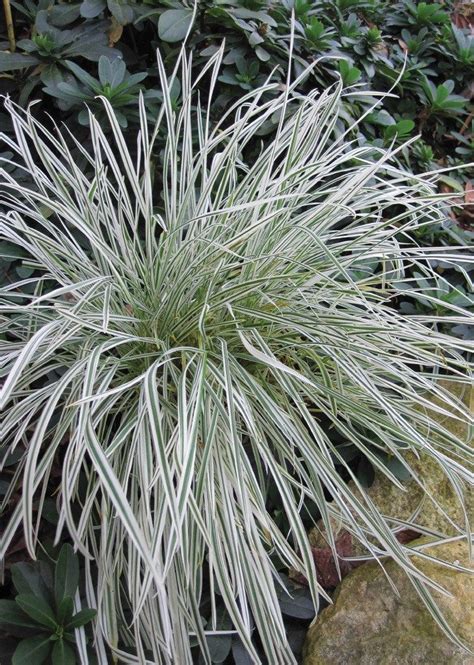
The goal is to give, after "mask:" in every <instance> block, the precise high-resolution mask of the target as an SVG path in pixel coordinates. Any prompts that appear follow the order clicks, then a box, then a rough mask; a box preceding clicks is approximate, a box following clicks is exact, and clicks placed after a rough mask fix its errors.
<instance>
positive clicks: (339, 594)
mask: <svg viewBox="0 0 474 665" xmlns="http://www.w3.org/2000/svg"><path fill="white" fill-rule="evenodd" d="M426 542H430V539H429V538H420V539H419V540H416V541H414V542H413V543H412V545H418V544H422V543H426ZM424 551H425V552H427V553H429V554H430V555H432V556H436V557H437V558H439V559H443V560H445V561H448V562H450V563H454V562H456V563H459V564H461V565H463V566H465V567H470V566H469V554H468V547H467V543H466V542H465V541H455V542H451V543H443V544H441V545H437V546H433V547H430V548H428V549H427V550H424ZM413 562H414V563H415V565H416V566H417V567H418V568H419V569H420V570H421V571H423V572H424V573H425V574H426V575H427V576H429V577H430V578H431V579H433V580H435V581H436V582H438V583H439V584H441V586H443V587H444V588H445V589H447V590H448V591H449V592H450V593H451V594H452V597H449V598H448V597H446V596H444V595H442V594H440V593H438V592H435V591H432V594H433V596H434V597H435V599H436V601H437V603H438V605H439V607H440V609H441V611H442V612H443V614H444V616H445V617H446V619H447V621H448V623H449V624H450V626H451V627H452V628H453V630H454V632H455V633H456V634H457V635H458V636H459V637H460V638H461V640H462V641H463V642H464V643H465V644H467V645H468V646H469V647H470V648H471V649H472V650H474V576H473V575H469V574H468V573H464V572H462V571H461V572H460V571H454V570H450V569H447V568H446V567H443V566H440V565H438V564H436V563H433V562H430V561H426V560H424V559H421V558H420V557H414V558H413ZM384 566H385V569H386V571H387V573H388V574H389V575H390V577H391V579H392V581H393V582H394V583H395V586H396V588H397V589H398V591H399V593H400V597H398V596H397V595H396V594H395V593H394V592H393V590H392V588H391V587H390V585H389V583H388V581H387V578H386V576H385V575H384V572H383V570H382V569H381V567H380V565H379V564H378V563H376V562H371V563H366V564H364V565H362V566H360V567H359V568H356V569H355V570H353V571H352V572H351V573H349V575H348V576H347V577H346V578H345V579H344V581H343V582H342V583H341V584H340V586H339V587H338V589H337V591H336V593H335V596H334V603H333V605H331V606H330V607H327V608H326V609H324V610H323V611H322V612H321V614H320V615H319V617H318V619H317V620H316V623H315V624H314V625H313V626H312V627H311V628H310V630H309V632H308V635H307V638H306V642H305V647H304V660H303V664H304V665H439V664H442V665H474V655H472V654H470V653H469V652H468V651H464V650H463V649H461V648H460V647H458V646H457V645H455V644H454V643H452V642H451V641H450V640H449V639H448V638H447V637H446V636H445V635H444V633H443V632H442V631H441V629H440V628H439V627H438V626H437V624H436V623H435V621H434V620H433V618H432V617H431V615H430V614H429V612H428V610H427V609H426V607H425V606H424V604H423V602H422V601H421V599H420V598H419V596H418V594H417V593H416V592H415V591H414V588H413V586H412V584H411V582H410V581H409V579H408V577H407V576H406V574H405V573H404V572H403V571H402V569H401V568H400V567H399V566H398V565H397V564H396V563H395V562H394V561H392V560H386V561H385V562H384Z"/></svg>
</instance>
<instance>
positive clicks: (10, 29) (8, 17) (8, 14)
mask: <svg viewBox="0 0 474 665" xmlns="http://www.w3.org/2000/svg"><path fill="white" fill-rule="evenodd" d="M3 11H4V14H5V23H6V26H7V35H8V41H9V43H10V51H11V52H12V53H13V51H14V50H15V48H16V43H15V28H14V26H13V18H12V8H11V6H10V0H3Z"/></svg>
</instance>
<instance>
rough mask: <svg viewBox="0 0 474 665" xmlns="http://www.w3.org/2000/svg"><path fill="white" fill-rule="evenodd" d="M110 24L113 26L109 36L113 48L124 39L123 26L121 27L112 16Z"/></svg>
mask: <svg viewBox="0 0 474 665" xmlns="http://www.w3.org/2000/svg"><path fill="white" fill-rule="evenodd" d="M110 23H111V26H110V30H109V31H108V35H109V46H111V47H112V46H115V44H116V43H117V42H118V41H119V40H120V38H121V37H122V33H123V25H121V24H120V23H119V22H118V21H117V19H116V18H115V17H114V16H112V18H111V21H110Z"/></svg>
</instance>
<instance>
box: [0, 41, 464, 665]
mask: <svg viewBox="0 0 474 665" xmlns="http://www.w3.org/2000/svg"><path fill="white" fill-rule="evenodd" d="M220 60H221V53H220V52H219V53H217V54H216V55H215V56H214V57H213V58H212V59H211V60H210V62H209V63H208V65H207V66H206V68H205V69H204V70H203V71H202V72H201V75H200V76H201V77H202V76H207V77H208V79H209V81H210V87H211V94H210V96H209V98H210V100H211V99H212V88H213V86H214V84H215V83H216V80H217V77H218V74H219V68H220ZM159 70H160V77H161V87H162V93H163V104H162V106H161V110H160V112H159V115H158V118H157V121H156V126H155V127H154V128H152V130H150V129H149V124H148V120H147V117H146V113H145V108H144V104H143V100H142V102H141V104H140V107H139V113H140V118H141V124H140V131H139V133H138V134H137V137H136V145H135V147H134V150H133V151H131V150H130V148H129V147H128V146H127V143H126V141H125V140H124V137H123V134H122V131H121V129H120V126H119V124H118V123H117V120H116V118H115V116H114V113H113V111H112V109H111V107H110V105H109V103H108V102H107V101H106V100H104V108H105V111H106V112H107V114H108V119H109V122H110V125H111V133H110V134H109V135H106V134H105V133H104V130H103V128H102V127H101V125H100V124H99V123H98V121H97V120H96V119H95V118H94V116H93V115H92V114H91V116H90V118H89V122H90V128H91V137H92V145H93V150H92V151H91V152H86V151H85V150H84V149H83V148H82V146H81V145H80V144H79V143H78V142H77V141H76V142H75V145H74V149H75V150H77V149H78V150H79V151H81V153H82V156H83V157H84V158H85V159H86V160H87V164H88V169H87V172H83V170H81V169H79V167H78V165H77V162H76V160H75V159H74V157H73V156H72V152H71V149H70V147H68V142H69V143H71V142H72V143H74V137H73V136H69V137H67V140H65V139H64V138H63V137H62V136H61V134H60V133H58V132H55V131H51V130H48V129H46V128H45V127H44V126H42V125H40V124H39V123H38V121H37V120H35V119H34V118H33V117H32V116H31V115H30V113H28V112H24V111H22V110H20V109H18V108H17V107H15V106H14V105H13V104H12V103H11V102H8V101H7V109H8V111H9V112H10V114H11V118H12V122H13V124H14V128H15V132H16V139H15V140H12V139H9V138H8V137H5V140H6V141H7V142H8V148H9V150H10V151H11V152H13V153H14V156H13V157H12V158H11V160H10V162H13V163H14V165H15V166H16V168H19V169H23V171H24V172H25V173H26V174H27V175H28V177H29V178H30V179H31V184H22V183H19V182H17V181H16V180H15V179H14V177H13V176H11V175H9V171H8V170H6V169H5V170H3V171H2V177H1V193H0V203H1V206H2V210H3V212H2V213H1V218H0V234H1V238H2V240H4V241H6V242H7V243H9V245H14V246H17V247H20V248H21V250H22V252H24V253H25V254H26V255H27V256H28V257H29V261H30V265H31V267H32V268H34V270H35V272H34V273H33V275H32V276H31V277H29V278H27V279H25V280H23V281H20V282H18V283H16V284H13V285H10V286H8V287H5V288H3V289H2V291H1V311H2V320H1V325H2V331H3V335H2V338H1V342H0V345H1V349H2V358H3V360H2V365H1V374H2V376H3V380H4V383H3V388H2V391H1V405H2V406H3V407H4V409H5V411H4V413H5V415H4V419H3V434H4V437H5V440H6V441H8V444H9V446H8V448H9V450H12V449H14V448H15V447H18V446H19V447H22V446H23V447H24V454H23V456H22V459H21V462H20V468H19V471H18V473H17V475H16V479H18V480H19V481H21V482H22V498H21V501H20V502H19V503H18V505H17V506H16V507H15V510H14V511H13V513H12V515H11V518H10V521H9V523H8V525H7V527H6V529H5V531H4V533H3V535H2V538H1V541H0V554H1V555H2V556H3V555H4V554H5V552H6V549H7V547H8V545H9V543H10V542H11V541H12V538H13V537H14V535H15V533H16V532H17V530H18V529H20V528H22V529H23V531H24V536H25V541H26V545H27V547H28V550H29V552H30V554H31V556H35V550H36V547H37V545H38V542H37V541H38V524H40V523H41V513H42V506H43V502H44V497H45V492H46V489H47V487H50V484H51V482H56V483H58V490H59V493H58V499H57V503H58V510H59V516H60V517H59V523H58V537H59V536H60V535H61V532H62V530H66V531H67V533H68V534H69V535H70V537H71V538H72V540H73V542H74V544H75V546H76V548H77V549H78V550H79V552H80V553H81V554H82V555H83V557H84V559H85V566H86V567H85V570H86V592H87V600H88V604H89V605H90V606H91V607H96V608H97V610H98V619H97V622H96V629H95V630H96V648H97V652H98V654H103V653H105V651H104V649H105V648H106V645H107V648H111V649H112V650H113V652H114V653H115V654H116V656H117V657H118V658H119V659H120V660H122V661H124V662H130V663H133V662H153V663H170V664H171V663H175V664H176V663H179V664H180V665H181V664H183V665H184V663H191V662H192V648H193V646H194V645H196V646H197V648H198V649H199V650H200V651H201V653H202V655H203V657H204V660H205V662H210V659H211V656H210V653H209V636H210V635H211V634H212V633H213V632H214V631H216V630H218V627H217V620H216V612H217V611H216V608H217V606H218V605H223V606H224V607H225V609H226V612H227V614H228V616H229V618H230V622H231V625H232V630H234V631H235V632H236V634H238V636H239V637H240V639H241V641H242V643H243V645H244V647H245V648H246V650H247V651H248V653H249V655H250V657H251V658H252V659H253V660H254V662H261V660H260V656H259V654H258V652H257V651H256V647H255V640H254V636H255V634H257V635H258V638H259V640H260V643H261V647H262V649H263V651H264V652H265V654H266V657H267V658H268V659H269V661H270V662H272V663H277V662H278V663H293V662H295V660H294V656H293V654H292V652H291V649H290V647H289V644H288V641H287V637H286V634H285V628H284V623H283V618H282V613H281V609H280V604H279V599H278V598H279V595H281V594H280V593H279V592H280V589H279V585H280V578H279V576H278V570H279V569H280V568H281V567H282V566H283V567H292V568H294V569H296V570H297V571H299V572H300V573H302V574H303V575H305V576H306V577H307V579H308V580H309V585H310V589H311V592H312V595H313V599H314V602H315V604H316V607H317V606H318V600H319V598H320V595H323V596H324V595H325V592H324V590H323V589H322V588H321V587H320V585H319V584H318V580H317V577H316V574H315V569H314V563H313V558H312V554H311V549H310V545H309V543H308V540H307V537H306V531H305V527H304V523H303V518H302V512H303V510H304V507H305V505H306V504H307V503H308V502H310V501H311V502H312V503H313V504H316V506H317V508H318V510H319V513H320V516H321V517H322V519H323V522H324V524H325V525H326V529H327V531H328V534H329V538H330V540H331V538H332V537H331V524H333V520H334V518H338V520H340V521H342V523H343V524H344V526H345V528H347V529H348V530H349V531H350V532H351V533H352V534H353V536H354V537H355V538H357V539H359V540H360V541H361V542H362V543H363V544H364V545H365V546H366V547H367V548H368V550H369V551H370V552H371V553H372V555H373V556H374V557H380V556H383V555H388V556H389V557H391V558H392V559H393V560H395V561H396V562H397V563H398V564H399V565H400V566H402V567H403V569H404V570H405V571H406V573H407V574H408V575H410V577H411V580H412V582H413V585H414V586H415V588H416V589H417V591H418V592H419V593H420V595H421V596H422V598H423V599H424V601H425V603H426V604H427V606H428V607H429V608H430V610H431V612H432V614H433V616H435V618H436V619H437V621H438V623H439V624H440V625H441V626H442V627H443V628H444V629H445V630H446V631H448V632H449V626H448V625H447V624H446V622H445V621H444V619H443V617H442V615H441V614H440V613H439V611H438V610H437V606H436V604H435V602H434V601H433V599H432V597H431V594H430V593H429V580H427V579H426V578H424V577H423V575H422V574H420V573H419V571H418V570H417V568H416V567H415V566H414V565H413V564H412V563H411V560H410V549H409V548H408V547H407V546H406V545H403V544H400V543H399V542H398V541H397V539H396V537H395V535H394V532H393V528H394V524H393V523H392V522H391V521H390V520H389V519H388V518H385V517H384V516H383V515H381V514H380V513H379V512H378V510H377V508H376V507H375V505H374V504H373V503H371V501H370V500H369V498H368V497H367V496H366V495H365V493H364V488H363V487H362V486H361V484H360V483H359V481H358V479H357V477H356V475H355V474H354V472H353V470H352V468H351V466H350V464H349V463H348V462H346V461H345V458H344V454H343V450H342V449H343V447H344V446H345V445H348V444H350V445H352V446H356V447H357V449H358V450H359V451H360V452H361V454H363V455H365V456H366V457H367V458H368V459H369V460H370V461H371V463H372V464H373V465H374V466H376V467H378V468H379V469H380V470H381V471H382V472H383V473H385V474H386V475H388V476H389V477H390V479H391V480H392V482H394V483H397V484H399V481H398V480H397V478H396V477H395V476H394V475H393V474H392V473H391V471H390V470H389V468H388V467H387V465H386V464H384V462H383V459H384V458H383V455H385V456H386V455H387V454H388V455H390V456H393V457H394V458H396V459H398V460H399V461H400V463H401V464H403V465H404V467H405V470H406V471H407V472H408V473H410V474H413V471H412V470H411V468H410V465H409V463H408V462H407V461H406V460H405V453H406V452H407V451H411V452H414V453H415V454H418V453H420V452H423V453H424V454H428V455H431V456H432V457H433V458H435V459H436V461H437V463H438V464H439V465H440V467H441V468H442V469H443V471H444V473H445V474H446V476H447V477H448V478H449V479H450V481H451V483H452V485H453V487H455V488H456V492H457V493H458V496H459V500H460V501H461V502H462V500H463V499H462V497H463V486H464V484H465V483H466V482H467V481H469V478H470V475H469V472H468V467H467V465H466V463H465V459H466V457H467V456H472V451H471V449H469V447H468V446H467V445H466V444H465V443H464V442H463V441H462V440H461V439H459V438H458V437H457V436H456V435H454V434H453V433H451V432H450V431H448V430H447V429H446V428H445V427H443V425H442V424H440V422H438V420H436V419H434V418H432V417H431V416H430V412H428V411H427V409H428V407H429V408H430V409H433V398H436V397H437V398H439V399H441V402H437V406H436V407H435V409H436V411H437V412H438V413H441V414H443V413H444V414H447V413H448V412H449V413H451V414H452V415H454V417H457V418H459V419H460V420H463V421H467V420H468V419H469V417H470V416H469V414H468V413H467V410H466V408H465V407H464V405H463V404H462V402H461V401H460V400H458V399H456V398H455V397H453V396H452V395H451V394H450V393H448V392H447V391H446V390H444V389H443V387H442V386H440V385H439V384H438V381H437V378H438V376H439V375H440V374H442V375H444V376H449V377H450V378H452V380H454V381H458V382H460V383H467V382H468V381H469V371H470V365H469V363H468V361H467V360H466V353H468V352H469V350H470V349H471V348H472V344H471V343H470V342H467V341H460V340H458V339H454V338H452V337H450V336H448V335H445V334H442V333H440V332H438V331H437V327H438V325H437V324H438V320H437V319H436V320H434V319H433V320H431V321H427V320H426V317H423V316H417V315H413V316H409V317H408V316H401V315H400V314H399V313H398V312H397V311H396V309H395V308H394V307H393V303H394V301H395V300H396V299H397V297H398V296H399V295H400V293H402V292H403V293H406V291H407V289H408V290H410V289H414V288H415V287H414V286H413V282H412V281H411V278H410V276H409V275H411V274H412V273H413V270H416V271H418V272H419V273H420V274H422V275H424V276H426V277H427V278H429V280H430V283H431V282H432V281H434V282H435V284H439V283H440V282H442V276H440V275H438V274H437V273H436V272H435V271H434V270H433V269H432V268H431V261H433V260H434V259H442V260H443V261H455V260H456V257H457V254H456V248H452V247H450V248H447V249H443V248H436V249H430V248H428V249H427V248H420V247H417V246H416V245H414V244H413V241H411V240H410V237H411V233H412V231H414V230H416V229H419V228H420V227H422V226H429V225H430V224H436V223H439V222H440V221H442V220H443V218H444V214H445V213H444V212H443V208H442V206H441V205H440V202H442V197H440V196H439V195H438V194H436V193H435V182H434V180H435V178H434V176H433V175H429V174H428V175H426V176H413V175H409V174H407V173H406V172H404V171H403V170H401V169H400V167H399V166H398V163H397V159H396V150H395V149H392V148H382V147H375V148H374V147H371V146H368V145H364V146H357V145H354V144H353V143H351V142H349V141H348V140H347V135H346V134H342V135H341V134H340V133H338V134H336V132H335V124H336V121H337V117H338V111H339V106H340V104H341V103H342V102H343V101H344V102H347V101H348V99H350V95H348V93H345V92H344V91H343V90H342V89H341V85H340V84H337V85H335V86H334V87H333V88H332V89H330V90H327V91H326V92H324V93H322V94H317V93H312V94H309V95H306V96H301V95H300V94H298V93H296V92H295V90H296V88H297V86H298V80H296V81H294V82H293V83H291V84H288V85H287V86H286V88H285V90H284V91H283V92H280V93H279V94H278V95H277V96H275V94H276V93H275V90H273V88H274V86H275V84H272V83H266V84H264V85H263V87H261V88H259V89H257V90H256V91H251V92H249V93H248V94H246V95H245V96H244V97H243V98H242V100H241V101H239V102H238V103H236V104H235V106H233V107H232V108H230V109H229V111H228V112H227V113H226V115H225V116H224V117H223V118H222V119H221V121H220V123H219V124H218V125H217V127H214V128H211V126H210V123H209V120H208V119H209V111H210V105H211V103H212V102H211V101H210V102H209V105H208V106H207V107H205V108H201V106H200V101H199V97H198V96H197V95H195V85H196V82H195V81H194V82H193V81H192V77H191V63H190V62H189V61H187V60H186V59H184V58H183V59H182V61H181V64H180V78H181V81H182V96H183V103H182V106H181V108H180V109H179V110H178V111H175V110H173V107H172V86H173V79H174V78H175V77H176V75H177V69H176V70H175V72H174V74H173V75H172V76H171V77H170V78H167V76H166V73H165V71H164V67H163V65H162V63H161V60H159ZM269 89H272V92H273V93H275V94H273V95H272V96H267V94H266V93H267V91H268V90H269ZM357 94H358V95H360V94H361V93H360V91H358V93H357ZM270 117H277V118H279V124H278V129H277V132H276V134H275V136H274V138H273V139H272V140H271V141H270V142H269V144H268V146H267V147H265V148H262V151H261V152H260V154H259V155H258V157H257V159H255V160H254V161H253V162H252V163H247V161H246V147H247V146H248V145H249V144H250V143H251V142H254V141H255V138H256V137H258V133H259V130H260V129H261V128H262V126H263V125H264V123H265V122H266V120H267V119H268V118H270ZM352 129H353V128H350V129H349V130H348V132H349V131H351V130H352ZM157 137H160V138H163V137H165V138H166V145H165V149H164V152H163V153H162V155H161V161H160V162H159V163H155V162H154V158H153V145H154V142H155V140H156V138H157ZM193 137H197V141H198V147H197V148H195V143H194V141H193ZM132 154H133V155H134V156H133V157H132ZM8 166H11V163H10V164H8ZM156 170H158V171H159V176H160V177H159V180H160V181H161V182H163V187H162V188H157V187H156V179H155V175H156ZM89 172H90V173H89ZM367 266H370V269H368V268H367ZM46 285H47V287H48V288H46ZM51 285H53V287H52V288H51ZM433 293H436V290H435V289H434V290H433ZM423 297H425V298H428V299H436V295H433V294H432V293H430V292H429V291H426V292H424V293H423ZM446 316H450V317H452V319H453V320H456V322H457V323H459V324H464V323H469V314H468V313H467V312H465V311H464V310H463V309H462V308H461V307H458V306H454V305H452V306H450V309H449V312H448V314H447V315H446ZM471 318H472V316H471ZM382 453H383V455H382ZM58 456H59V458H60V459H61V461H62V475H61V477H60V479H59V480H58V479H52V478H51V476H50V470H51V466H52V463H53V461H54V460H57V459H58ZM341 466H342V467H344V469H345V473H346V474H347V475H348V477H350V478H352V479H353V481H354V482H355V483H356V486H357V488H358V489H357V492H354V491H352V490H351V489H350V488H349V487H348V485H347V482H346V480H343V479H342V477H341V472H340V467H341ZM270 488H271V491H272V492H273V493H275V491H276V492H277V495H278V497H279V501H280V503H281V507H282V510H283V512H284V514H285V517H286V520H287V522H288V525H289V527H288V529H285V530H282V528H280V526H279V525H278V524H277V522H276V521H275V519H274V517H273V514H272V512H271V511H269V509H268V507H267V496H268V493H269V490H270ZM361 493H362V495H361ZM361 496H362V499H361V498H360V497H361ZM466 521H467V518H466ZM458 528H459V532H460V533H462V532H464V530H465V529H466V525H465V524H461V525H458ZM332 545H333V546H334V539H332ZM204 602H207V603H208V606H209V607H210V616H211V618H210V620H209V623H208V624H207V626H206V629H204V628H203V624H202V619H201V607H202V604H203V603H204ZM452 637H453V639H456V638H455V636H452Z"/></svg>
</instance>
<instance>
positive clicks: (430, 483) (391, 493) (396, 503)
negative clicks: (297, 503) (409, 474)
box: [309, 381, 474, 556]
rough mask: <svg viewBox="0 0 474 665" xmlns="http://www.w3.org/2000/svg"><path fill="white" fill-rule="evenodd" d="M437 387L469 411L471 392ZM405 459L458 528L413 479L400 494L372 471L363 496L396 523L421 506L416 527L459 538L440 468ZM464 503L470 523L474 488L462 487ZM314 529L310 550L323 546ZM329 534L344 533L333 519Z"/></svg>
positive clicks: (447, 422)
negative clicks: (451, 394) (457, 399)
mask: <svg viewBox="0 0 474 665" xmlns="http://www.w3.org/2000/svg"><path fill="white" fill-rule="evenodd" d="M441 385H443V387H444V388H447V389H448V390H450V391H451V392H452V393H453V394H454V395H456V396H457V397H459V398H462V399H463V401H464V403H465V404H466V406H469V405H471V408H472V405H473V404H474V389H472V388H471V390H466V387H465V386H464V387H463V386H462V385H461V384H453V383H452V382H448V381H442V382H441ZM431 415H432V416H433V417H434V418H435V419H437V420H439V418H440V416H439V414H436V413H435V412H432V414H431ZM442 422H443V425H444V426H445V427H446V428H447V429H449V430H450V431H451V432H453V433H454V434H456V435H457V436H458V437H459V438H460V439H461V440H464V441H466V442H467V441H468V435H469V433H468V427H467V425H466V424H463V423H462V422H460V421H459V420H456V419H455V418H444V419H443V421H442ZM471 443H472V441H471ZM405 457H406V460H407V461H408V463H409V464H410V466H411V467H412V468H413V470H414V471H415V473H416V474H417V476H418V477H419V478H420V479H421V481H422V482H423V484H424V485H425V487H426V490H427V491H428V492H429V493H430V494H431V495H432V496H433V497H434V498H435V499H436V501H437V502H438V503H439V504H440V506H441V507H442V509H443V510H444V511H445V512H446V513H447V515H448V516H449V518H450V520H452V522H454V523H455V524H456V525H457V526H458V527H459V528H458V529H457V528H456V527H455V526H454V525H453V524H452V523H451V522H450V520H449V519H447V518H446V517H445V516H444V515H443V513H442V512H441V511H440V510H439V508H438V506H437V505H436V504H435V503H434V502H433V501H431V499H430V498H429V496H428V495H427V494H425V492H424V491H423V489H422V488H421V487H420V486H419V484H418V483H416V482H415V481H414V480H409V481H406V482H405V483H404V487H405V491H402V490H400V489H399V488H398V487H397V486H396V485H394V484H393V483H392V482H391V481H390V480H389V479H388V478H387V476H385V475H384V474H382V473H380V472H376V474H375V480H374V482H373V483H372V485H371V486H370V487H369V488H368V489H367V490H366V494H367V495H368V496H369V498H370V499H371V500H372V501H373V502H374V504H375V505H376V506H377V508H378V509H379V511H380V512H381V513H382V514H383V515H386V516H387V517H396V518H397V519H400V520H410V519H411V518H412V515H413V514H414V512H415V511H416V510H417V508H418V507H419V506H420V503H421V510H420V511H419V513H418V515H417V517H416V523H417V524H419V525H420V526H423V527H426V528H427V529H431V530H433V531H437V532H440V533H442V534H444V535H447V536H451V535H461V534H462V533H463V532H464V531H465V524H464V517H463V511H462V508H461V505H460V503H459V500H458V498H457V496H456V494H455V492H454V490H453V488H452V486H451V484H450V482H449V480H448V479H447V477H446V476H445V474H444V473H443V471H442V469H441V468H440V466H439V465H438V464H437V463H436V461H435V460H434V459H433V458H432V457H431V456H430V455H420V457H419V458H416V457H415V455H413V454H411V453H407V454H406V455H405ZM349 487H351V489H352V491H353V492H354V493H357V488H356V487H355V485H354V484H353V483H352V482H351V483H349ZM465 502H466V508H467V513H468V515H469V516H470V518H471V519H473V520H474V487H473V486H472V485H471V486H469V487H466V491H465ZM318 527H319V528H314V529H312V530H311V531H310V533H309V541H310V544H311V546H312V547H314V548H324V547H327V540H326V538H325V534H324V529H323V526H322V522H320V523H318ZM333 531H334V534H335V538H336V539H337V538H341V537H342V535H343V532H344V530H343V529H342V527H341V524H340V523H338V522H337V521H336V520H333ZM412 535H413V536H414V537H416V532H412ZM404 536H405V534H404V533H402V534H401V537H402V538H404V542H409V540H410V539H409V538H408V537H407V538H405V537H404ZM364 554H367V552H366V551H365V550H364V548H363V546H362V545H361V544H360V543H358V542H357V541H355V540H354V539H353V555H355V556H360V555H364Z"/></svg>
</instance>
